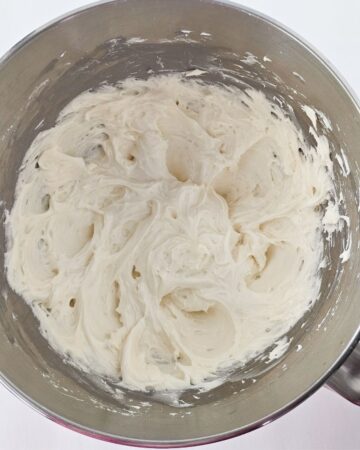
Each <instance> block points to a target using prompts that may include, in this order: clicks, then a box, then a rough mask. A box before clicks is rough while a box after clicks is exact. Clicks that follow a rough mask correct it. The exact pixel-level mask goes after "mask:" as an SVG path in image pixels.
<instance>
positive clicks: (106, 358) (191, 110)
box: [6, 75, 338, 390]
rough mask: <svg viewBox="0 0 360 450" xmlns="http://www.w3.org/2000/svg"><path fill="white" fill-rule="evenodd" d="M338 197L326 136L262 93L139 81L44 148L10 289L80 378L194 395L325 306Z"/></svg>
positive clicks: (19, 229) (16, 231)
mask: <svg viewBox="0 0 360 450" xmlns="http://www.w3.org/2000/svg"><path fill="white" fill-rule="evenodd" d="M332 192H333V181H332V162H331V160H330V158H329V146H328V143H327V141H326V139H325V138H321V137H319V139H318V145H317V148H316V149H315V148H312V147H310V146H309V144H308V143H306V142H305V140H304V137H303V135H302V133H301V131H299V129H298V128H297V127H296V125H295V124H294V123H293V122H292V120H291V119H290V118H289V117H287V116H286V115H285V114H284V112H283V111H282V110H281V109H280V108H279V107H278V106H277V105H275V104H273V103H272V102H270V101H269V100H267V99H266V97H265V95H264V94H263V93H261V92H258V91H255V90H251V89H249V90H246V91H245V92H242V91H240V90H238V89H235V88H224V87H220V86H211V85H206V84H202V83H201V82H199V81H196V80H191V79H189V78H187V79H185V78H182V77H180V76H177V75H170V76H161V77H153V78H150V79H148V80H146V81H143V80H133V79H132V80H130V79H129V80H126V81H125V82H123V83H121V84H119V86H117V87H109V86H107V87H102V88H100V89H98V90H97V91H95V92H85V93H83V94H81V95H79V96H78V97H77V98H75V99H74V100H73V101H72V102H71V103H70V104H69V105H68V106H67V107H66V108H65V109H64V110H63V111H62V112H61V114H60V116H59V118H58V121H57V123H56V125H55V126H54V127H53V128H51V129H49V130H47V131H44V132H41V133H40V134H39V135H38V136H37V138H36V139H35V140H34V142H33V144H32V145H31V147H30V149H29V150H28V152H27V154H26V156H25V159H24V162H23V166H22V170H21V172H20V175H19V179H18V183H17V189H16V201H15V203H14V206H13V209H12V211H11V213H10V215H9V218H8V224H7V231H8V251H7V254H6V263H7V276H8V280H9V283H10V285H11V286H12V288H13V289H14V290H15V291H16V292H18V293H19V294H20V295H21V296H22V297H23V298H24V299H25V300H26V302H27V303H28V304H29V305H31V307H32V308H33V311H34V313H35V314H36V316H37V317H38V319H39V323H40V328H41V331H42V333H43V335H44V336H45V337H46V338H47V339H48V340H49V342H50V344H51V345H52V346H53V347H54V348H55V349H56V350H57V351H58V352H60V353H61V354H64V355H67V356H69V357H70V359H71V360H72V361H73V362H74V363H75V364H76V365H78V366H80V367H81V368H83V369H84V370H86V371H90V372H93V373H95V374H99V375H103V376H108V377H111V378H113V379H114V380H118V381H120V380H121V382H122V383H123V385H125V386H127V387H130V388H133V389H139V390H146V389H148V388H152V389H155V390H162V389H185V388H188V387H190V386H191V385H199V384H201V383H203V382H204V381H205V380H207V379H211V377H214V376H216V374H217V373H218V372H219V371H224V370H228V369H230V368H232V367H234V366H236V365H241V364H245V363H246V362H247V361H249V360H250V359H251V358H253V357H254V356H256V355H258V354H260V353H261V352H263V351H264V350H265V349H267V348H268V347H269V346H271V345H272V344H273V343H274V342H275V341H276V340H277V339H279V338H280V337H281V336H283V335H284V333H286V332H287V331H288V330H289V329H290V328H291V327H292V326H293V325H294V324H295V323H296V322H297V321H298V320H299V319H300V318H301V317H302V316H303V314H304V313H305V312H306V311H307V310H308V309H309V308H310V307H311V305H312V304H313V302H314V301H315V300H316V299H317V297H318V293H319V288H320V276H319V265H320V262H321V260H322V254H323V243H322V237H321V233H322V231H323V230H324V227H325V226H326V224H325V223H324V217H326V213H325V215H324V209H325V211H326V201H328V200H330V198H331V196H332ZM330 204H331V205H332V208H333V210H332V214H331V220H332V223H333V224H334V223H336V221H337V220H338V219H337V215H336V214H337V211H334V204H333V203H331V202H330ZM324 205H325V206H324ZM320 206H321V207H320ZM335 209H336V208H335ZM334 214H335V216H334ZM328 215H329V216H330V214H328Z"/></svg>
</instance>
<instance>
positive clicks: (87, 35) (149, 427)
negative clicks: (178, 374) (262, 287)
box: [0, 0, 360, 446]
mask: <svg viewBox="0 0 360 450" xmlns="http://www.w3.org/2000/svg"><path fill="white" fill-rule="evenodd" d="M129 39H130V40H129ZM251 55H254V56H255V58H254V57H253V56H251ZM192 69H201V70H204V71H205V72H206V73H204V74H203V75H201V76H200V78H201V79H203V80H204V81H205V82H209V83H219V84H226V85H228V84H232V85H236V86H238V87H239V88H240V89H245V88H246V87H249V86H252V87H255V88H258V89H261V90H263V91H264V92H265V93H266V95H267V96H268V97H269V98H270V99H272V101H276V102H277V103H278V104H280V105H282V107H283V108H284V109H285V110H286V112H287V114H289V116H291V117H292V118H293V120H295V121H296V122H297V123H298V125H299V127H301V128H302V129H303V131H304V134H305V136H306V137H307V139H308V140H309V142H310V143H311V144H313V145H315V142H314V139H313V137H312V136H311V134H309V132H308V130H309V125H310V124H311V122H310V120H309V118H308V117H307V115H306V114H305V113H304V111H303V110H302V108H301V105H303V104H307V105H309V106H311V107H315V108H317V109H318V110H320V111H322V112H324V113H325V114H326V116H327V117H328V118H329V120H330V121H331V124H332V127H331V129H329V128H327V127H326V126H324V123H323V122H322V121H321V120H320V117H318V123H317V126H318V129H319V130H320V132H321V133H323V134H326V136H327V137H328V139H329V141H330V143H331V148H332V154H333V159H334V172H335V177H336V184H337V188H338V190H339V191H341V192H342V193H343V197H344V202H343V205H342V208H343V213H344V214H346V215H347V216H348V217H349V219H350V225H349V226H348V225H345V226H344V229H343V231H342V232H341V233H338V234H337V235H336V236H335V239H334V240H333V242H332V243H331V245H330V244H327V245H326V253H327V255H328V258H329V260H330V261H331V264H330V265H329V266H328V267H327V268H326V269H324V271H323V274H322V275H323V281H322V288H321V296H320V298H319V300H318V302H317V303H316V304H315V306H314V308H313V309H312V310H311V312H309V313H308V314H307V315H306V316H305V317H304V318H303V319H302V320H301V321H300V322H299V323H298V324H297V325H296V326H295V327H294V328H293V330H291V332H290V333H289V336H290V337H292V338H293V340H292V341H291V344H290V347H289V350H288V352H287V353H286V355H284V357H283V358H282V359H280V360H278V361H276V363H273V364H265V362H264V361H261V360H260V359H257V360H255V361H252V362H251V363H250V364H249V365H247V366H246V367H244V368H242V369H239V370H238V371H236V372H235V373H234V374H233V376H232V377H231V378H230V379H229V381H228V382H227V383H225V384H224V385H222V386H220V387H218V388H216V389H214V390H212V391H208V392H198V391H196V390H194V391H188V392H186V393H184V394H183V395H182V396H181V398H180V403H181V408H179V407H174V406H173V405H172V404H171V399H170V398H169V397H166V398H162V397H161V396H159V395H153V394H146V395H145V394H142V393H134V392H127V391H121V392H119V391H118V392H117V395H116V396H115V397H114V395H113V392H114V390H116V387H115V386H113V385H112V384H111V383H110V382H109V381H107V380H97V379H94V378H92V377H90V376H88V375H86V374H83V373H80V372H79V371H78V370H77V369H75V368H73V367H72V366H71V365H69V364H65V363H64V362H63V360H62V358H61V357H59V356H58V355H57V354H56V353H55V352H54V351H53V350H52V349H51V348H50V347H49V345H48V343H47V341H46V340H45V339H44V338H43V337H42V336H41V335H40V333H39V331H38V323H37V321H36V319H35V318H34V316H33V314H32V312H31V310H30V308H29V307H28V306H27V305H26V304H25V303H24V301H23V300H22V299H21V298H19V297H18V296H17V295H16V294H15V293H14V292H13V291H12V290H11V289H10V288H9V286H8V284H7V281H6V276H5V273H4V269H3V263H4V260H3V255H4V249H5V235H4V230H3V229H2V230H1V236H0V246H1V264H2V269H3V270H2V271H1V274H2V275H1V277H2V279H1V297H0V343H1V345H0V373H2V375H3V379H4V381H5V383H6V384H8V385H9V386H10V387H11V388H12V389H13V390H14V391H15V392H16V393H18V394H19V395H20V396H22V397H24V398H26V399H27V400H29V401H30V402H31V403H32V404H33V405H34V406H35V407H37V408H38V409H39V410H41V411H42V412H44V413H45V414H47V415H48V416H50V417H52V418H53V419H54V420H57V421H59V422H60V423H64V424H67V425H69V426H72V427H74V428H76V429H81V430H82V431H84V432H88V433H92V434H94V435H96V436H97V437H103V438H107V439H110V440H112V439H113V440H115V441H117V440H121V441H122V442H130V443H138V444H140V443H141V444H143V445H151V444H157V445H164V446H165V445H180V444H185V443H201V442H209V441H211V440H217V439H220V438H223V437H226V436H230V435H232V434H237V433H239V432H244V431H248V430H250V429H252V428H254V427H255V426H259V425H260V424H262V423H264V422H266V421H267V420H269V418H274V417H276V416H277V415H279V414H281V413H282V412H284V411H286V410H287V409H288V408H289V407H290V405H291V404H294V402H295V403H296V402H298V401H300V399H302V397H303V395H304V393H307V392H310V391H311V390H312V389H314V388H315V387H316V386H318V385H319V382H320V381H321V380H323V379H324V377H325V376H326V375H327V374H329V373H330V371H331V369H332V368H333V366H334V365H335V364H336V363H337V361H338V360H339V358H341V356H342V355H343V353H344V352H345V350H346V348H347V347H348V345H349V343H350V342H351V341H352V339H353V338H354V336H355V334H356V332H357V330H358V325H359V321H360V320H359V319H360V310H359V308H358V306H357V305H356V302H357V298H356V296H355V294H356V292H357V289H358V286H359V281H358V276H357V274H358V273H359V251H358V248H357V241H358V238H359V217H358V208H359V181H358V180H359V174H360V172H359V164H360V157H359V152H358V145H359V144H358V143H359V142H360V115H359V110H358V107H357V106H356V104H355V102H354V100H353V98H352V97H351V95H350V94H349V93H348V91H347V90H346V88H345V87H344V86H343V84H342V83H341V81H339V79H338V78H337V76H336V75H335V74H334V73H333V72H332V71H331V69H329V68H328V67H327V66H326V65H325V63H324V62H323V61H322V60H320V59H319V57H318V56H317V55H316V54H314V52H313V51H312V50H310V49H309V48H308V47H307V46H306V45H305V44H303V43H302V42H300V41H299V40H298V39H297V38H296V37H294V36H293V35H291V34H289V32H287V31H285V30H284V29H283V28H282V27H280V26H278V25H276V24H274V23H272V22H270V21H269V20H267V19H265V18H263V17H260V16H258V15H256V14H254V13H253V12H250V11H248V10H246V9H242V8H239V7H234V6H231V5H228V4H222V3H217V2H213V1H211V0H205V1H200V0H198V1H195V0H171V1H168V0H132V1H131V2H126V1H114V2H109V3H104V4H100V5H95V6H92V7H89V8H87V9H84V10H81V11H79V12H75V13H73V14H70V15H69V16H67V17H65V18H63V19H60V20H59V21H57V22H54V23H53V24H51V25H50V26H48V27H46V28H44V29H43V30H41V31H40V32H39V33H38V34H35V35H33V36H32V37H31V38H30V39H27V40H26V41H24V42H22V43H21V44H20V45H18V47H17V48H16V49H15V50H14V51H12V52H11V53H10V54H9V55H8V56H7V57H5V58H4V59H3V61H2V62H1V63H0V93H1V98H2V102H1V106H0V108H1V118H2V120H1V123H0V162H1V164H0V170H1V176H0V198H1V202H2V203H1V207H2V210H3V212H4V218H5V216H6V213H5V212H6V210H9V209H11V206H12V203H13V200H14V188H15V183H16V178H17V173H18V170H19V167H20V165H21V161H22V158H23V156H24V154H25V152H26V150H27V149H28V147H29V145H30V144H31V142H32V140H33V139H34V137H35V136H36V135H37V134H38V133H39V131H41V130H45V129H48V128H49V127H52V126H53V125H54V123H55V120H56V118H57V116H58V114H59V112H60V111H61V109H62V108H63V107H64V106H65V105H66V104H67V103H68V102H69V101H70V100H71V99H73V98H74V97H75V96H76V95H78V94H80V93H81V92H83V91H84V90H87V89H94V88H96V87H98V86H99V85H101V84H102V83H104V82H106V83H116V82H117V81H119V80H122V79H125V78H127V77H129V76H136V77H140V78H147V77H149V76H151V75H153V74H159V73H170V72H183V71H188V70H192ZM341 151H343V152H344V153H345V154H346V156H347V159H348V162H349V166H350V169H351V172H350V174H348V175H347V176H344V174H343V173H342V169H341V165H340V164H338V163H337V161H338V159H337V157H336V155H339V156H338V157H341V158H342V153H341ZM350 240H352V253H351V258H350V260H349V261H347V262H346V263H344V264H343V263H342V262H341V258H340V255H341V253H342V252H343V251H344V250H345V249H346V248H347V246H348V245H349V242H350ZM300 346H301V347H302V351H297V350H298V349H299V348H300Z"/></svg>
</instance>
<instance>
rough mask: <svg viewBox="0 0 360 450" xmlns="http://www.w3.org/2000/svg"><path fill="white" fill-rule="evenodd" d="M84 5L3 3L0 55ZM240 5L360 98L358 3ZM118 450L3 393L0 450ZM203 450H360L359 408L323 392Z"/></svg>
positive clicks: (72, 1) (74, 0)
mask: <svg viewBox="0 0 360 450" xmlns="http://www.w3.org/2000/svg"><path fill="white" fill-rule="evenodd" d="M86 3H87V1H83V0H0V55H2V54H3V53H4V52H6V51H7V50H8V49H9V48H10V47H11V46H12V45H14V44H15V43H16V42H17V41H19V40H20V39H21V38H23V37H24V36H25V35H26V34H28V33H30V32H31V31H33V30H34V29H35V28H37V27H39V26H41V25H43V24H44V23H45V22H47V21H49V20H51V19H53V18H55V17H56V16H58V15H60V14H63V13H65V12H67V11H69V10H71V9H74V8H77V7H79V6H82V5H84V4H86ZM241 3H242V4H245V5H247V6H250V7H252V8H254V9H257V10H259V11H261V12H264V13H266V14H268V15H270V16H272V17H273V18H275V19H277V20H278V21H280V22H282V23H284V24H286V25H287V26H288V27H290V28H291V29H293V30H294V31H296V32H297V33H298V34H300V35H301V36H303V37H304V38H305V39H306V40H307V41H308V42H310V43H312V44H313V45H314V46H315V47H316V48H317V49H318V50H320V52H321V53H322V54H323V55H325V56H326V57H327V58H328V59H329V60H330V61H331V62H332V63H333V64H334V65H335V67H337V69H338V70H339V71H340V72H341V73H342V75H343V76H344V77H345V79H346V80H347V81H348V83H349V84H350V85H351V86H352V88H353V89H354V91H355V92H356V94H357V95H358V96H359V97H360V62H359V54H360V21H359V18H360V2H359V1H358V0H344V1H342V2H337V1H336V2H335V0H298V1H291V0H247V1H246V0H242V2H241ZM0 106H1V98H0ZM0 120H1V118H0ZM24 376H26V374H24ZM120 448H121V449H122V448H125V447H122V446H119V445H118V446H116V445H115V444H108V443H105V442H100V441H96V440H94V439H91V438H88V437H85V436H82V435H80V434H77V433H74V432H72V431H69V430H67V429H65V428H62V427H60V426H59V425H56V424H55V423H52V422H50V421H49V420H47V419H45V418H44V417H42V416H40V415H39V414H37V413H35V412H34V411H32V410H31V409H30V408H29V407H28V406H26V405H25V404H23V403H22V402H21V401H20V400H18V399H17V398H15V397H14V396H12V395H11V394H10V393H8V392H7V391H6V390H5V389H4V388H3V387H2V386H0V450H64V449H70V450H83V449H86V450H117V449H119V450H120ZM202 448H203V449H204V450H220V449H222V450H230V449H239V450H247V449H251V450H275V449H276V450H360V408H357V407H356V406H354V405H352V404H351V403H349V402H347V401H345V400H343V399H342V398H340V397H339V396H337V394H335V393H333V392H331V391H330V390H328V389H326V388H322V389H320V390H319V391H318V392H317V393H316V394H314V395H313V396H312V397H311V398H310V399H308V400H307V401H306V402H304V403H303V404H302V405H300V406H298V407H297V408H296V409H295V410H293V411H291V412H290V413H288V414H287V415H286V416H284V417H282V418H280V419H278V420H277V421H276V422H274V423H272V424H270V425H267V426H266V427H264V428H262V429H259V430H256V431H254V432H252V433H250V434H247V435H245V436H241V437H239V438H235V439H232V440H230V441H226V442H221V443H218V444H211V445H207V446H204V447H202Z"/></svg>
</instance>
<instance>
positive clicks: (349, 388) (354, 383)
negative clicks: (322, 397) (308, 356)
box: [327, 341, 360, 406]
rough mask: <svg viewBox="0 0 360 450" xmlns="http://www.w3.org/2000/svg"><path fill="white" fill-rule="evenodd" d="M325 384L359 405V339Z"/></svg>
mask: <svg viewBox="0 0 360 450" xmlns="http://www.w3.org/2000/svg"><path fill="white" fill-rule="evenodd" d="M327 385H328V386H329V387H330V388H331V389H332V390H334V391H336V392H337V393H338V394H340V395H341V396H342V397H344V398H346V399H347V400H349V401H350V402H352V403H355V405H359V406H360V341H359V342H358V343H357V344H355V348H354V350H353V351H352V352H351V353H350V355H349V356H348V358H347V359H346V360H345V362H344V363H343V365H342V366H340V368H339V369H338V370H337V371H336V372H335V373H334V374H333V375H331V377H330V378H329V380H328V381H327Z"/></svg>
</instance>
